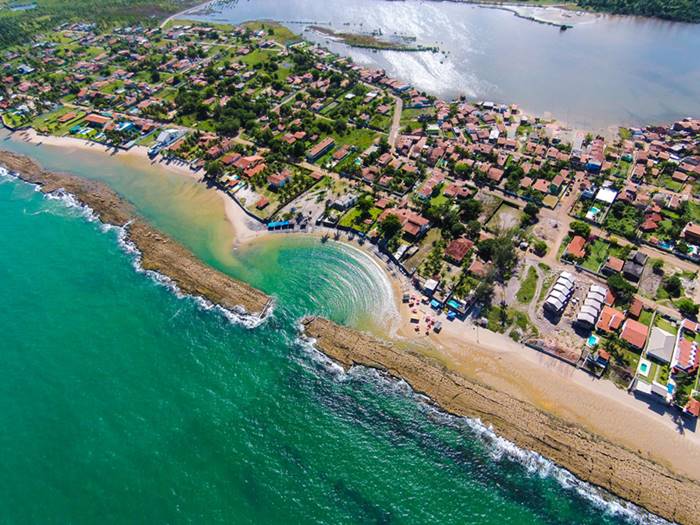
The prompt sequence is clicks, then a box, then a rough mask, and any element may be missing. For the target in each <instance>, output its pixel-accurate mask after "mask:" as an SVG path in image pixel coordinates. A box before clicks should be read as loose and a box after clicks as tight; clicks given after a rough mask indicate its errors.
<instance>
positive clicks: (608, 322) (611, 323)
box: [596, 306, 625, 332]
mask: <svg viewBox="0 0 700 525" xmlns="http://www.w3.org/2000/svg"><path fill="white" fill-rule="evenodd" d="M624 320H625V314H623V313H622V312H621V311H620V310H618V309H616V308H611V307H610V306H604V307H603V311H602V312H600V319H598V323H597V324H596V328H598V329H599V330H602V331H603V332H612V331H613V330H617V329H619V328H620V327H621V326H622V322H623V321H624Z"/></svg>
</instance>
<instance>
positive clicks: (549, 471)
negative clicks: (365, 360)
mask: <svg viewBox="0 0 700 525" xmlns="http://www.w3.org/2000/svg"><path fill="white" fill-rule="evenodd" d="M299 326H300V331H301V335H299V336H298V337H297V339H296V340H295V342H296V344H297V346H298V347H299V348H301V349H302V350H303V351H304V353H305V354H306V355H307V356H308V357H309V359H310V360H311V363H312V366H315V368H316V370H318V369H321V370H323V371H325V372H327V373H328V374H329V375H330V376H331V377H332V378H333V379H334V380H336V381H339V382H346V381H352V380H356V381H363V382H368V383H372V384H374V385H375V386H377V387H378V388H379V389H380V390H381V391H382V393H386V394H389V395H394V396H401V397H405V398H409V399H411V400H413V401H414V402H416V403H418V406H419V407H420V408H421V409H422V410H423V411H425V413H426V414H428V415H429V416H430V417H431V418H432V419H433V420H435V421H437V422H438V423H439V424H441V425H445V426H449V427H453V428H456V429H464V430H467V431H468V432H469V433H470V434H471V435H472V436H474V437H476V438H477V439H478V440H479V441H480V442H481V443H482V444H483V445H484V446H485V448H486V450H487V452H488V453H489V455H490V457H491V458H492V459H493V460H494V461H496V462H499V461H503V460H506V461H513V462H516V463H518V464H520V465H521V466H523V467H524V468H525V470H526V471H527V472H528V473H529V474H530V475H536V476H539V477H541V478H550V479H553V480H555V481H556V482H557V483H558V484H559V486H561V487H562V488H563V489H565V490H567V491H571V492H573V493H575V494H576V495H577V496H578V497H580V498H582V499H584V500H585V501H587V502H589V503H590V504H591V505H593V506H594V507H596V508H597V509H600V510H601V511H602V512H605V513H606V514H608V515H610V516H615V517H620V518H623V519H625V520H626V521H628V522H630V523H634V524H636V525H669V524H670V522H669V521H666V520H665V519H663V518H661V517H659V516H656V515H654V514H652V513H650V512H648V511H646V510H644V509H643V508H641V507H639V506H637V505H635V504H634V503H631V502H629V501H626V500H623V499H621V498H618V497H617V496H615V495H613V494H611V493H610V492H608V491H606V490H605V489H602V488H600V487H597V486H595V485H592V484H591V483H588V482H586V481H582V480H580V479H578V478H577V477H576V476H574V475H573V474H572V473H571V472H569V471H568V470H566V469H565V468H563V467H560V466H558V465H556V464H555V463H554V462H552V461H550V460H549V459H547V458H545V457H544V456H542V455H540V454H538V453H537V452H533V451H531V450H527V449H523V448H520V447H518V446H517V445H516V444H515V443H513V442H511V441H508V440H507V439H504V438H502V437H500V436H499V435H498V434H496V432H495V431H494V430H493V427H492V426H491V425H486V424H484V423H483V422H482V421H481V420H479V419H474V418H468V417H461V416H455V415H452V414H448V413H446V412H444V411H443V410H441V409H440V408H439V407H438V406H437V405H435V404H434V403H433V402H432V401H431V399H430V398H428V397H427V396H425V395H423V394H419V393H417V392H415V391H414V390H413V389H412V388H411V386H410V385H409V384H408V383H407V382H406V381H404V380H402V379H396V378H394V377H392V376H390V375H389V374H387V373H386V372H383V371H380V370H377V369H375V368H369V367H365V366H353V367H352V368H351V369H350V370H348V371H346V370H345V369H344V368H343V367H341V366H340V365H338V364H337V363H336V362H335V361H333V360H332V359H330V358H329V357H328V356H327V355H326V354H324V353H323V352H321V351H320V350H319V349H318V348H316V346H315V343H316V341H315V339H313V338H311V337H308V336H306V335H305V334H304V333H303V326H302V325H299Z"/></svg>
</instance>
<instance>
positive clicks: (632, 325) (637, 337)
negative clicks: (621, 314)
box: [620, 319, 649, 350]
mask: <svg viewBox="0 0 700 525" xmlns="http://www.w3.org/2000/svg"><path fill="white" fill-rule="evenodd" d="M648 335H649V328H648V327H647V326H646V325H644V324H642V323H640V322H639V321H635V320H634V319H627V321H625V324H624V325H622V333H621V334H620V338H621V339H622V340H623V341H625V342H626V343H627V344H629V345H630V346H632V347H634V348H636V349H637V350H644V345H645V344H646V342H647V336H648Z"/></svg>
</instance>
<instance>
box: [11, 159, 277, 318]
mask: <svg viewBox="0 0 700 525" xmlns="http://www.w3.org/2000/svg"><path fill="white" fill-rule="evenodd" d="M0 179H4V180H20V179H19V177H18V176H17V175H16V174H14V173H12V172H10V171H9V170H7V169H5V168H3V167H0ZM23 182H24V183H25V184H29V185H30V186H33V187H34V190H35V191H40V186H39V185H38V184H32V183H28V182H26V181H23ZM43 195H44V197H45V198H46V199H47V200H50V201H59V202H60V203H62V204H63V205H64V206H65V207H66V208H69V209H73V210H77V211H79V212H80V215H81V216H82V217H84V218H85V219H87V220H88V221H89V222H99V217H98V215H97V214H96V213H95V211H94V210H93V209H92V208H90V207H89V206H86V205H84V204H82V203H81V202H80V201H79V200H78V199H77V198H76V197H75V195H73V194H71V193H69V192H67V191H65V189H63V188H59V189H58V190H56V191H53V192H50V193H45V194H43ZM99 224H100V230H101V231H102V232H104V233H107V232H109V231H112V230H115V229H116V230H117V242H118V244H119V247H120V248H121V249H122V250H123V251H124V252H125V253H126V254H128V255H129V256H131V260H132V266H133V267H134V269H135V270H136V271H137V272H138V273H142V274H144V275H146V276H148V277H149V278H150V279H151V280H153V282H155V283H157V284H159V285H161V286H164V287H166V288H168V289H169V290H170V291H172V292H173V293H174V294H175V296H176V297H177V298H178V299H192V300H193V301H194V302H195V303H196V304H197V306H198V307H199V308H201V309H202V310H205V311H214V312H216V313H218V314H220V315H223V316H224V317H225V318H226V319H227V320H228V321H229V322H230V323H232V324H237V325H240V326H244V327H246V328H250V329H252V328H257V327H258V326H260V325H261V324H262V323H264V322H265V320H267V319H268V318H269V317H270V316H271V315H272V313H273V310H274V303H271V304H270V305H268V307H267V309H266V311H265V312H264V314H263V315H251V314H249V313H248V312H246V311H245V309H244V308H243V307H236V308H235V309H228V308H224V307H223V306H221V305H218V304H214V303H212V302H211V301H209V300H207V299H205V298H204V297H201V296H194V295H188V294H185V293H184V292H182V290H180V288H179V287H178V286H177V284H176V283H175V282H174V281H173V280H172V279H170V278H169V277H168V276H166V275H163V274H161V273H159V272H155V271H153V270H146V269H144V268H143V266H141V252H140V251H139V249H138V248H137V247H136V245H135V244H134V243H133V242H131V241H130V240H129V239H128V235H127V228H128V226H129V224H128V223H127V224H126V225H125V226H123V227H119V226H113V225H111V224H105V223H102V222H99Z"/></svg>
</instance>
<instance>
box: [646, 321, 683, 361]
mask: <svg viewBox="0 0 700 525" xmlns="http://www.w3.org/2000/svg"><path fill="white" fill-rule="evenodd" d="M675 345H676V337H675V336H674V335H673V334H669V333H668V332H667V331H666V330H662V329H661V328H659V327H658V326H655V327H653V328H652V329H651V334H650V335H649V344H648V345H647V356H649V357H652V358H654V359H656V360H657V361H660V362H662V363H670V362H671V359H672V358H673V349H674V347H675Z"/></svg>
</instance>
